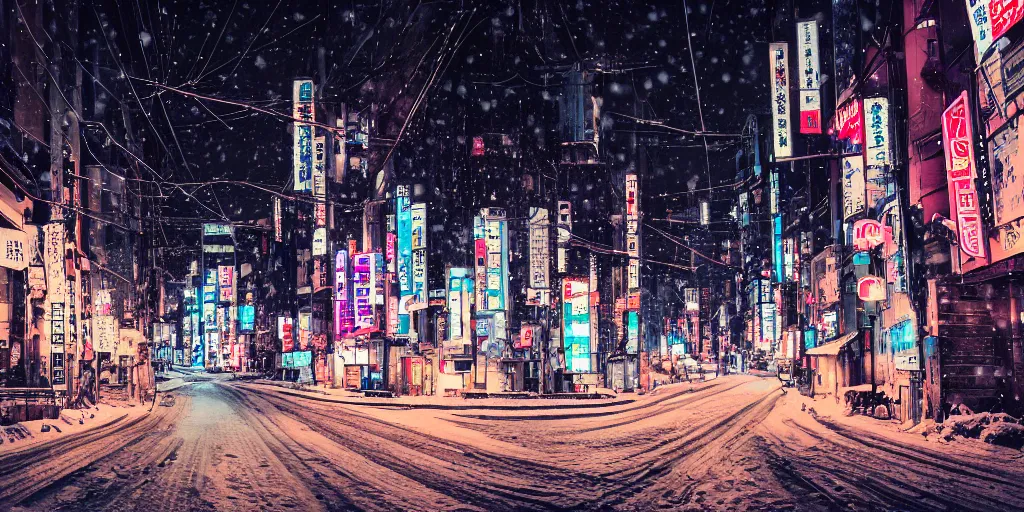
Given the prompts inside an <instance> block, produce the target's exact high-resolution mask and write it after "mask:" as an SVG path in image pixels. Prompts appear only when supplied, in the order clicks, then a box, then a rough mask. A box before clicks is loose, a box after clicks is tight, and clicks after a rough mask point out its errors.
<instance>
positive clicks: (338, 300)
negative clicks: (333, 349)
mask: <svg viewBox="0 0 1024 512" xmlns="http://www.w3.org/2000/svg"><path fill="white" fill-rule="evenodd" d="M349 304H350V303H349V293H348V251H345V250H340V251H337V252H336V253H334V336H335V338H336V339H341V337H342V336H343V335H345V334H347V333H348V332H349V331H351V330H352V322H353V320H352V309H351V308H350V307H349Z"/></svg>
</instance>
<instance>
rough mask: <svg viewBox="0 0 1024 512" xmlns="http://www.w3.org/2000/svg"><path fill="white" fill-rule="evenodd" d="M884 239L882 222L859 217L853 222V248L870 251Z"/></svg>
mask: <svg viewBox="0 0 1024 512" xmlns="http://www.w3.org/2000/svg"><path fill="white" fill-rule="evenodd" d="M884 241H885V237H884V231H883V228H882V223H881V222H878V221H877V220H873V219H860V220H858V221H857V222H854V223H853V248H854V249H856V250H858V251H870V250H871V249H874V248H875V247H877V246H879V245H881V244H882V243H883V242H884Z"/></svg>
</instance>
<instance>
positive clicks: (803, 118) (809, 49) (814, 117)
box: [796, 21, 821, 134]
mask: <svg viewBox="0 0 1024 512" xmlns="http://www.w3.org/2000/svg"><path fill="white" fill-rule="evenodd" d="M796 37H797V48H798V50H799V52H800V54H799V57H798V59H797V62H798V63H799V67H798V72H799V73H800V76H799V79H798V80H799V83H798V84H797V85H798V86H799V89H800V133H808V134H814V133H821V78H820V76H821V73H820V70H819V59H818V22H817V21H802V22H799V23H797V24H796Z"/></svg>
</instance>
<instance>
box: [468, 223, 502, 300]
mask: <svg viewBox="0 0 1024 512" xmlns="http://www.w3.org/2000/svg"><path fill="white" fill-rule="evenodd" d="M505 219H506V216H505V210H503V209H500V208H483V209H481V210H480V215H479V216H477V217H476V218H475V220H474V226H473V238H474V239H475V247H474V249H475V256H476V257H475V261H476V275H477V282H476V287H477V299H478V302H477V304H476V308H477V310H478V311H504V310H505V309H506V305H507V303H508V231H507V221H506V220H505Z"/></svg>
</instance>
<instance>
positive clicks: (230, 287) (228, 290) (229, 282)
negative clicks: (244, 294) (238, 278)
mask: <svg viewBox="0 0 1024 512" xmlns="http://www.w3.org/2000/svg"><path fill="white" fill-rule="evenodd" d="M217 276H218V279H217V281H218V285H219V289H220V297H219V298H218V300H219V301H220V302H234V300H235V267H231V266H228V265H221V266H219V267H217Z"/></svg>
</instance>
